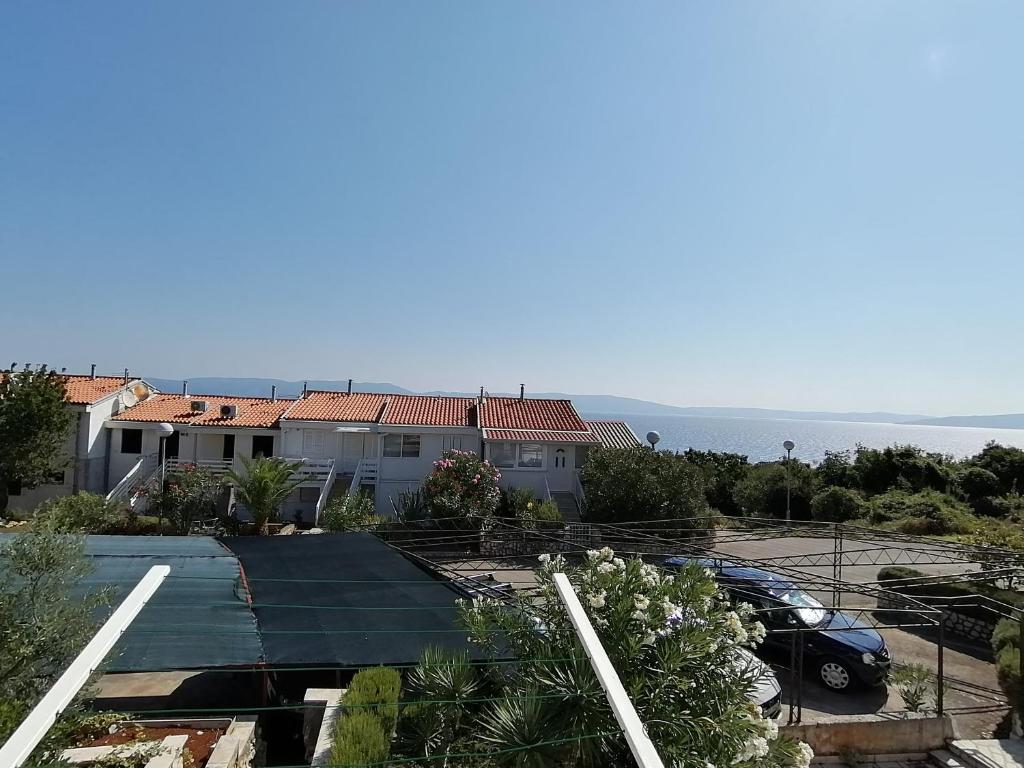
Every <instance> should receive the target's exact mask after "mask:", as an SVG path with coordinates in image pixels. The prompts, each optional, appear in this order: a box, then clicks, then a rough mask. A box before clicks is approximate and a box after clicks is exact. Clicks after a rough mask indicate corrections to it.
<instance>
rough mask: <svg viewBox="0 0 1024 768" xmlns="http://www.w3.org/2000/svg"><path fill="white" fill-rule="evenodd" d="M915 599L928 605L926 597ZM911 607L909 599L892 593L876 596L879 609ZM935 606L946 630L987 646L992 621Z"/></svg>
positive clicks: (993, 625) (992, 625)
mask: <svg viewBox="0 0 1024 768" xmlns="http://www.w3.org/2000/svg"><path fill="white" fill-rule="evenodd" d="M916 599H917V600H919V601H920V602H922V603H924V604H925V605H930V603H929V601H928V598H927V597H917V598H916ZM912 607H914V606H913V603H912V602H911V601H910V600H909V599H906V598H902V597H900V596H899V595H897V594H894V593H889V594H885V595H879V597H878V608H879V610H885V609H887V608H890V609H898V608H912ZM936 607H938V608H939V610H941V611H942V625H943V627H944V628H945V630H946V631H947V632H950V633H952V634H954V635H956V636H957V637H961V638H963V639H965V640H969V641H971V642H973V643H977V644H979V645H986V646H987V645H988V644H989V642H990V641H991V639H992V632H993V630H995V628H996V625H995V623H994V622H991V621H985V620H984V619H979V618H976V617H974V616H968V615H966V614H964V613H959V612H957V611H953V610H950V609H948V608H944V607H940V606H936Z"/></svg>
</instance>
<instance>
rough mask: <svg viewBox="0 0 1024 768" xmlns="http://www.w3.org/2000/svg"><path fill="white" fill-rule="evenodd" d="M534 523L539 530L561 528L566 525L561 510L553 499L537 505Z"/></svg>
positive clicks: (534, 512)
mask: <svg viewBox="0 0 1024 768" xmlns="http://www.w3.org/2000/svg"><path fill="white" fill-rule="evenodd" d="M533 521H534V524H535V525H536V526H537V527H538V528H561V527H562V526H563V525H565V520H564V519H563V518H562V512H561V510H560V509H559V508H558V505H557V504H556V503H555V502H554V501H552V500H551V499H548V500H547V501H543V502H541V503H540V504H538V505H537V507H536V509H534V511H533Z"/></svg>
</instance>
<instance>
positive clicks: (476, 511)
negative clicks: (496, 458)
mask: <svg viewBox="0 0 1024 768" xmlns="http://www.w3.org/2000/svg"><path fill="white" fill-rule="evenodd" d="M500 479H501V472H500V471H499V470H498V468H497V467H496V466H494V465H493V464H492V463H491V462H490V460H487V459H481V458H480V457H479V456H477V455H476V454H475V453H473V452H472V451H445V452H444V453H443V454H441V458H440V459H438V460H437V461H435V462H434V470H433V471H432V472H431V473H430V474H429V475H427V476H426V478H424V480H423V496H424V498H425V499H426V501H427V507H428V508H429V509H430V514H431V516H432V517H434V518H435V519H437V518H441V519H448V518H462V519H461V520H460V521H459V524H460V525H461V526H463V527H476V526H478V525H479V524H480V522H481V520H484V519H486V518H489V517H491V516H492V515H493V514H494V513H495V512H497V510H498V502H499V501H500V500H501V491H500V489H499V488H498V481H499V480H500Z"/></svg>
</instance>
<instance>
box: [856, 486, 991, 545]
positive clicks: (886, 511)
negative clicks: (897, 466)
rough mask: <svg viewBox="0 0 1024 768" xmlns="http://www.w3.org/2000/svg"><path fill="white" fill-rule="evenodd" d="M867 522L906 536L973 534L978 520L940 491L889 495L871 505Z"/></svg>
mask: <svg viewBox="0 0 1024 768" xmlns="http://www.w3.org/2000/svg"><path fill="white" fill-rule="evenodd" d="M867 508H868V522H869V523H870V524H871V525H877V526H882V527H886V528H890V529H892V530H896V531H901V532H903V533H912V534H920V535H926V536H941V535H946V534H952V533H971V532H972V531H974V530H975V527H976V524H977V519H976V518H975V517H974V516H973V515H972V514H971V513H970V510H969V509H968V508H967V506H966V505H965V504H963V503H962V502H959V501H957V500H956V499H954V498H953V497H952V496H947V495H946V494H944V493H939V492H938V491H932V490H926V491H921V492H919V493H906V492H904V491H888V492H886V493H882V494H879V495H878V496H875V497H873V498H872V499H870V500H869V501H868V505H867Z"/></svg>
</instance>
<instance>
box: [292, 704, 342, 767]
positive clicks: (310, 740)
mask: <svg viewBox="0 0 1024 768" xmlns="http://www.w3.org/2000/svg"><path fill="white" fill-rule="evenodd" d="M344 693H345V689H343V688H307V689H306V696H305V697H304V698H303V701H302V703H303V704H305V705H306V708H305V710H303V716H302V741H303V743H304V745H305V747H306V759H307V760H308V761H309V764H310V766H312V768H318V767H319V766H325V765H327V764H328V763H329V762H330V759H331V750H332V749H333V748H334V726H335V724H336V723H337V722H338V715H340V714H341V707H340V706H339V703H340V702H341V697H342V696H343V695H344Z"/></svg>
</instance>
